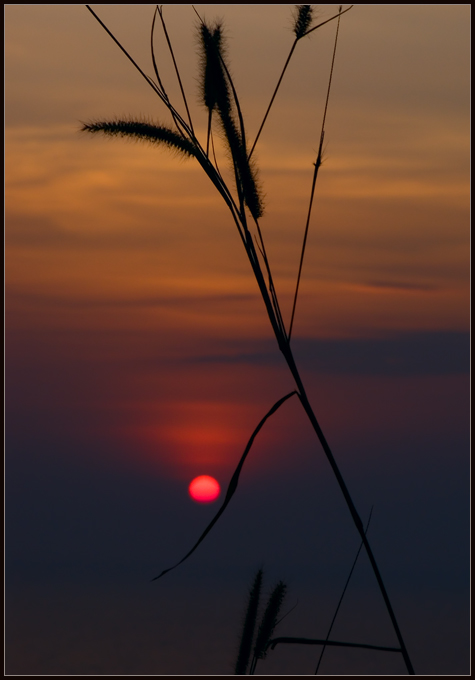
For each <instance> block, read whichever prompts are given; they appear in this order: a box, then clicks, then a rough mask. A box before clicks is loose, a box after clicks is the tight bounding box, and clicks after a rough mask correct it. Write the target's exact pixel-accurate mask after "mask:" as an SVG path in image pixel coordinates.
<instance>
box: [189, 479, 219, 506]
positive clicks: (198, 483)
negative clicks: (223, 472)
mask: <svg viewBox="0 0 475 680" xmlns="http://www.w3.org/2000/svg"><path fill="white" fill-rule="evenodd" d="M188 491H189V494H190V496H191V497H192V499H193V500H194V501H196V502H197V503H212V502H213V501H215V500H216V499H217V498H218V496H219V493H220V488H219V484H218V482H217V481H216V480H215V478H214V477H209V476H208V475H200V476H199V477H195V479H194V480H193V481H192V482H190V486H189V487H188Z"/></svg>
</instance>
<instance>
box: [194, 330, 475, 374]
mask: <svg viewBox="0 0 475 680" xmlns="http://www.w3.org/2000/svg"><path fill="white" fill-rule="evenodd" d="M252 344H253V347H257V350H254V351H253V350H251V347H250V344H248V345H247V347H246V344H245V343H241V344H240V345H239V346H237V345H232V344H231V343H229V344H227V345H226V346H225V347H223V351H222V353H215V354H210V355H203V356H198V357H194V358H192V359H190V360H189V361H190V362H192V363H225V364H239V363H243V364H244V363H245V364H253V365H257V364H259V365H270V364H277V363H281V361H282V359H281V357H280V355H279V354H278V352H276V351H275V349H274V347H273V343H271V342H270V341H254V342H253V343H252ZM292 345H293V349H294V355H295V357H296V359H297V363H298V364H299V365H301V366H302V368H303V369H305V370H311V371H315V372H318V373H323V374H359V375H398V376H402V375H429V374H430V375H445V374H449V373H452V374H453V373H467V372H468V371H469V358H470V334H469V333H468V332H459V331H424V332H406V333H398V334H395V335H392V336H390V337H385V338H365V339H361V338H356V339H355V338H349V339H348V338H345V339H317V338H311V339H296V340H294V341H293V342H292Z"/></svg>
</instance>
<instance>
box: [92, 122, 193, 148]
mask: <svg viewBox="0 0 475 680" xmlns="http://www.w3.org/2000/svg"><path fill="white" fill-rule="evenodd" d="M81 131H82V132H91V133H97V132H102V133H103V134H104V135H107V136H109V137H126V138H128V139H132V140H136V141H140V142H150V143H151V144H158V145H162V146H166V147H168V148H169V149H172V150H173V151H177V152H178V153H180V154H182V155H184V156H188V157H196V148H195V146H194V145H193V144H192V142H190V141H189V140H188V139H186V138H185V137H182V136H181V135H179V134H178V133H176V132H175V131H174V130H172V129H170V128H168V127H165V126H163V125H154V124H153V123H148V122H147V121H142V120H132V119H131V120H120V119H118V120H115V121H114V120H112V121H107V122H97V123H94V122H91V123H84V125H83V127H82V128H81Z"/></svg>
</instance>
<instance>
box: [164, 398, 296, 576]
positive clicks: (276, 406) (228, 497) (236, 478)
mask: <svg viewBox="0 0 475 680" xmlns="http://www.w3.org/2000/svg"><path fill="white" fill-rule="evenodd" d="M294 394H296V392H295V390H294V391H293V392H289V394H286V395H285V397H282V398H281V399H279V400H278V401H276V402H275V404H274V405H273V406H272V408H271V409H270V410H269V411H268V412H267V413H266V415H265V416H264V417H263V418H262V420H261V421H260V423H259V424H258V425H257V427H256V429H255V430H254V432H253V433H252V435H251V437H250V439H249V441H248V443H247V446H246V448H245V450H244V453H243V454H242V456H241V460H240V461H239V463H238V466H237V467H236V469H235V471H234V474H233V476H232V477H231V481H230V482H229V486H228V489H227V491H226V496H225V499H224V502H223V504H222V506H221V507H220V509H219V510H218V512H217V513H216V515H215V516H214V517H213V519H212V520H211V522H210V523H209V524H208V526H207V527H206V529H205V530H204V531H203V533H202V534H201V536H200V537H199V539H198V541H197V542H196V543H195V545H194V546H193V547H192V549H191V550H190V551H189V552H188V553H187V554H186V555H185V557H183V558H182V559H181V560H180V561H179V562H177V563H176V564H175V565H174V566H173V567H169V568H168V569H164V570H163V571H162V573H161V574H159V575H158V576H155V578H153V579H152V581H156V580H157V579H159V578H161V577H162V576H164V575H165V574H167V573H168V572H169V571H171V570H172V569H175V568H176V567H178V566H179V565H180V564H182V563H183V562H184V561H185V560H186V559H188V557H190V555H191V554H192V553H194V551H195V550H196V548H197V547H198V546H199V544H200V543H201V542H202V541H203V540H204V538H205V537H206V536H207V535H208V534H209V532H210V531H211V529H212V528H213V527H214V525H215V524H216V522H217V521H218V519H219V518H220V517H221V515H222V514H223V512H224V511H225V510H226V508H227V506H228V504H229V502H230V500H231V498H232V497H233V496H234V493H235V491H236V489H237V486H238V482H239V475H240V474H241V470H242V467H243V465H244V462H245V460H246V458H247V454H248V453H249V451H250V450H251V447H252V444H253V442H254V439H255V438H256V436H257V434H258V432H259V431H260V429H261V428H262V426H263V425H264V423H265V422H266V420H267V419H268V418H270V416H271V415H273V414H274V413H275V412H276V411H277V409H279V408H280V407H281V406H282V404H283V403H284V402H285V401H287V399H290V397H292V396H293V395H294Z"/></svg>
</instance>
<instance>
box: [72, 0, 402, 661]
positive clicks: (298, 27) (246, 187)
mask: <svg viewBox="0 0 475 680" xmlns="http://www.w3.org/2000/svg"><path fill="white" fill-rule="evenodd" d="M86 7H87V8H88V9H89V11H90V12H91V13H92V14H93V15H94V17H95V18H96V19H97V21H98V22H99V23H100V24H101V25H102V26H103V28H104V29H105V30H106V31H107V33H108V34H109V35H110V36H111V38H112V39H113V40H114V41H115V42H116V44H117V45H118V46H119V47H120V49H121V50H122V51H123V52H124V54H125V55H126V56H127V58H128V59H129V60H130V61H131V62H132V63H133V65H134V67H135V68H136V69H137V70H138V71H139V73H140V74H141V75H142V77H143V78H144V79H145V80H146V81H147V83H148V85H149V86H150V87H152V89H153V90H154V92H155V93H156V95H157V96H158V97H159V99H160V100H161V102H162V103H163V105H164V106H165V107H166V109H167V110H168V111H169V113H170V114H171V116H172V119H173V122H174V125H175V128H176V129H174V130H172V129H170V128H168V127H166V126H163V125H157V124H155V123H152V122H150V121H143V120H122V121H119V120H117V121H109V122H94V123H87V124H85V125H84V126H83V128H82V129H83V130H84V131H85V132H89V133H93V134H97V133H103V134H105V135H113V136H119V137H124V136H125V137H129V138H131V139H135V140H145V141H149V142H151V143H153V144H159V145H160V144H161V145H165V146H168V147H169V148H172V149H174V150H175V151H177V152H178V153H181V154H184V155H186V156H189V157H194V158H196V160H197V161H198V163H199V164H200V165H201V167H202V168H203V170H204V171H205V173H206V174H207V176H208V177H209V179H210V180H211V182H212V183H213V185H214V186H215V188H216V189H217V191H218V192H219V194H220V195H221V196H222V198H223V200H224V201H225V203H226V205H227V207H228V209H229V211H230V213H231V217H232V219H233V221H234V224H235V226H236V228H237V230H238V233H239V236H240V238H241V241H242V244H243V246H244V248H245V251H246V254H247V256H248V259H249V262H250V265H251V268H252V271H253V273H254V276H255V278H256V282H257V285H258V287H259V290H260V293H261V296H262V299H263V302H264V305H265V308H266V312H267V315H268V318H269V321H270V323H271V326H272V329H273V332H274V335H275V337H276V340H277V344H278V347H279V349H280V351H281V353H282V355H283V357H284V359H285V361H286V362H287V365H288V367H289V370H290V372H291V374H292V376H293V378H294V381H295V385H296V389H295V390H294V391H293V392H291V393H289V394H288V395H286V396H285V397H282V398H281V399H279V400H278V401H277V402H276V403H275V404H274V406H273V407H272V408H271V409H270V411H269V412H268V413H267V414H266V416H264V418H263V419H262V420H261V422H260V423H259V425H258V426H257V428H256V430H255V431H254V433H253V434H252V436H251V438H250V440H249V443H248V445H247V447H246V449H245V451H244V454H243V456H242V457H241V460H240V462H239V464H238V466H237V468H236V471H235V473H234V474H233V477H232V479H231V482H230V484H229V487H228V490H227V493H226V497H225V500H224V503H223V505H222V506H221V508H220V509H219V511H218V513H217V514H216V516H215V517H214V518H213V520H212V521H211V523H210V524H209V525H208V527H207V528H206V529H205V531H204V532H203V533H202V535H201V537H200V538H199V540H198V541H197V543H196V544H195V546H193V548H192V549H191V550H190V551H189V552H188V553H187V555H185V557H184V558H183V559H182V560H180V562H178V563H177V564H176V565H174V566H173V567H170V568H168V569H165V570H163V571H162V572H161V573H160V574H159V576H157V577H156V579H157V578H160V577H162V576H163V575H164V574H166V573H167V572H168V571H170V569H173V568H175V567H176V566H178V564H181V562H183V561H184V560H185V559H187V558H188V557H189V556H190V555H191V554H192V552H193V551H194V550H195V549H196V547H197V546H198V545H199V544H200V543H201V541H202V540H203V539H204V537H205V536H206V535H207V534H208V532H209V531H210V530H211V528H212V527H213V526H214V524H215V523H216V521H217V520H218V519H219V517H220V516H221V515H222V513H223V512H224V510H225V508H226V506H227V504H228V503H229V501H230V500H231V497H232V495H233V494H234V492H235V491H236V488H237V484H238V479H239V474H240V471H241V469H242V466H243V464H244V461H245V459H246V456H247V455H248V453H249V450H250V448H251V446H252V443H253V441H254V438H255V436H256V435H257V433H258V432H259V430H260V429H261V427H262V425H263V424H264V422H265V421H266V420H267V418H269V417H270V416H271V415H272V414H273V413H275V411H277V409H278V408H280V406H281V405H282V404H283V403H284V402H285V401H286V400H287V399H289V398H290V397H291V396H293V395H294V394H296V395H297V397H298V398H299V400H300V403H301V404H302V407H303V409H304V411H305V413H306V415H307V417H308V419H309V421H310V423H311V425H312V427H313V429H314V430H315V433H316V435H317V437H318V439H319V441H320V444H321V446H322V448H323V451H324V453H325V455H326V457H327V460H328V462H329V464H330V466H331V468H332V471H333V473H334V475H335V477H336V480H337V482H338V484H339V487H340V490H341V492H342V494H343V497H344V499H345V502H346V504H347V506H348V509H349V512H350V514H351V517H352V519H353V522H354V524H355V526H356V529H357V531H358V533H359V535H360V538H361V542H362V545H363V546H364V548H365V551H366V553H367V555H368V558H369V561H370V563H371V567H372V569H373V572H374V575H375V578H376V580H377V583H378V585H379V588H380V591H381V594H382V597H383V599H384V602H385V605H386V609H387V611H388V614H389V617H390V619H391V622H392V625H393V628H394V631H395V633H396V636H397V639H398V642H399V645H400V646H399V648H398V649H397V651H400V652H401V653H402V655H403V658H404V661H405V664H406V667H407V670H408V672H409V673H411V674H413V673H414V670H413V668H412V664H411V661H410V658H409V655H408V652H407V649H406V646H405V643H404V640H403V637H402V634H401V632H400V629H399V626H398V623H397V620H396V617H395V614H394V612H393V609H392V605H391V602H390V600H389V597H388V594H387V592H386V588H385V586H384V582H383V580H382V577H381V574H380V571H379V568H378V565H377V563H376V560H375V557H374V555H373V552H372V549H371V546H370V544H369V541H368V539H367V537H366V533H365V529H364V527H363V523H362V521H361V519H360V517H359V514H358V512H357V510H356V507H355V505H354V503H353V500H352V498H351V495H350V493H349V491H348V488H347V486H346V484H345V482H344V479H343V477H342V475H341V472H340V470H339V467H338V465H337V463H336V460H335V458H334V456H333V453H332V451H331V449H330V446H329V444H328V442H327V440H326V438H325V436H324V434H323V432H322V429H321V427H320V424H319V423H318V420H317V418H316V416H315V413H314V411H313V409H312V407H311V405H310V402H309V399H308V397H307V393H306V390H305V387H304V385H303V382H302V379H301V376H300V373H299V371H298V368H297V365H296V363H295V360H294V357H293V353H292V349H291V342H290V341H291V333H292V326H293V321H294V317H295V309H296V303H297V298H298V290H299V282H300V276H301V272H302V265H303V260H304V254H305V248H306V242H307V234H308V228H309V223H310V215H311V210H312V205H313V200H314V194H315V184H316V180H317V176H318V171H319V168H320V166H321V161H322V146H323V139H324V135H325V120H326V114H327V107H328V101H329V95H330V88H331V82H332V74H333V65H334V61H335V53H336V45H337V39H338V28H339V25H340V18H341V16H342V15H343V14H345V12H348V10H349V9H351V7H352V6H350V7H348V8H347V9H345V10H344V11H343V9H342V7H341V6H340V8H339V11H338V13H337V14H335V15H334V16H332V17H331V18H330V19H327V20H326V21H323V22H321V23H319V24H317V25H314V26H312V23H313V11H312V7H311V6H310V5H297V6H295V8H294V10H293V11H294V27H293V30H294V35H295V39H294V42H293V44H292V46H291V49H290V52H289V55H288V57H287V60H286V62H285V64H284V67H283V70H282V73H281V75H280V77H279V80H278V82H277V85H276V87H275V89H274V93H273V95H272V98H271V101H270V103H269V106H268V107H267V110H266V113H265V115H264V117H263V120H262V123H261V126H260V128H259V130H258V133H257V135H256V138H255V140H254V143H253V144H252V146H251V147H250V150H248V145H247V139H246V130H245V125H244V118H243V114H242V110H241V106H240V102H239V98H238V95H237V92H236V89H235V87H234V83H233V79H232V77H231V75H230V72H229V68H228V65H227V55H226V50H225V40H224V35H223V30H222V25H221V24H220V23H219V22H218V23H215V24H214V25H210V24H208V23H206V22H205V21H203V20H202V19H201V17H200V16H199V15H198V13H197V12H196V9H195V10H194V11H195V12H196V14H197V16H198V19H199V29H198V33H199V39H200V50H201V53H200V64H201V100H202V104H203V105H204V107H205V108H206V110H207V112H208V125H207V139H206V144H205V145H204V146H202V144H201V143H200V141H199V140H198V138H197V136H196V134H195V128H194V126H193V122H192V117H191V114H190V110H189V107H188V103H187V99H186V95H185V91H184V88H183V85H182V80H181V77H180V73H179V69H178V66H177V62H176V59H175V55H174V52H173V48H172V44H171V41H170V38H169V36H168V32H167V29H166V25H165V21H164V18H163V9H162V7H160V6H157V7H156V9H155V12H154V16H153V22H152V31H151V53H152V55H151V56H152V64H153V69H154V73H155V78H156V80H153V79H152V78H151V77H149V76H147V75H146V74H145V73H144V71H143V70H142V69H141V68H140V67H139V65H138V64H137V63H136V62H135V61H134V60H133V58H132V57H131V56H130V54H129V53H128V52H127V51H126V50H125V49H124V47H123V46H122V45H121V44H120V43H119V41H118V40H117V39H116V38H115V37H114V35H113V34H112V33H111V32H110V31H109V29H108V28H107V27H106V26H105V24H104V23H103V22H102V21H101V20H100V19H99V17H98V16H97V14H96V13H95V12H94V11H93V10H92V9H91V8H90V7H89V5H86ZM193 9H194V8H193ZM157 17H159V18H160V21H161V24H162V29H163V32H164V36H165V39H166V42H167V45H168V48H169V51H170V55H171V57H172V60H173V64H174V68H175V74H176V77H177V80H178V84H179V87H180V92H181V95H182V99H183V104H184V106H185V110H186V115H184V116H182V115H181V114H180V112H179V111H178V109H177V107H176V106H175V105H174V104H172V103H171V100H170V98H169V96H168V94H167V91H166V88H165V86H164V83H163V80H162V78H161V77H160V73H159V69H158V66H157V63H156V59H155V53H154V46H153V44H154V43H153V40H154V29H155V23H156V19H157ZM334 19H337V20H338V22H337V27H338V28H337V33H336V37H335V46H334V51H333V58H332V65H331V71H330V76H329V81H328V88H327V96H326V102H325V108H324V113H323V120H322V126H321V131H320V142H319V150H318V154H317V158H316V161H315V163H314V174H313V180H312V188H311V192H310V199H309V207H308V213H307V220H306V225H305V230H304V237H303V244H302V249H301V256H300V263H299V270H298V276H297V281H296V290H295V295H294V301H293V307H292V315H291V319H290V323H289V325H288V328H287V325H286V323H285V321H284V318H283V316H282V313H281V309H280V304H279V300H278V296H277V293H276V290H275V286H274V281H273V277H272V271H271V266H270V263H269V260H268V257H267V252H266V248H265V244H264V239H263V235H262V232H261V228H260V224H259V220H260V218H261V217H262V215H263V212H264V207H263V201H262V192H261V190H260V187H259V182H258V179H257V169H256V167H255V165H254V162H253V159H252V158H251V157H252V155H253V151H254V148H255V146H256V143H257V141H258V139H259V136H260V134H261V132H262V129H263V127H264V124H265V122H266V120H267V118H268V115H269V113H270V111H271V107H272V105H273V103H274V101H275V98H276V95H277V92H278V90H279V87H280V84H281V82H282V79H283V77H284V74H285V72H286V69H287V67H288V64H289V63H290V60H291V57H292V55H293V53H294V51H295V49H296V46H297V45H298V43H299V41H300V40H302V39H303V38H304V37H305V36H308V35H309V34H310V33H312V32H314V31H315V30H317V29H318V28H320V27H321V26H323V25H325V24H327V23H329V22H330V21H333V20H334ZM213 120H216V121H217V123H218V125H219V127H220V130H221V133H222V136H223V137H224V140H225V144H226V145H227V148H228V152H229V153H228V155H229V158H230V160H231V167H232V173H233V176H234V184H235V191H233V190H232V189H230V188H229V187H228V185H227V184H226V182H225V181H224V179H223V176H222V175H221V172H220V170H219V167H218V164H217V162H216V158H215V154H214V144H213V132H212V130H213ZM250 224H253V225H254V228H255V234H252V233H251V230H250V226H249V225H250ZM154 580H155V579H154ZM276 597H277V595H276ZM327 644H334V643H330V642H328V643H327ZM338 644H347V643H338ZM348 644H349V643H348ZM391 651H393V648H391ZM264 653H265V652H264Z"/></svg>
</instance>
